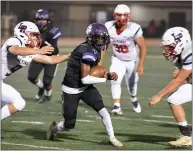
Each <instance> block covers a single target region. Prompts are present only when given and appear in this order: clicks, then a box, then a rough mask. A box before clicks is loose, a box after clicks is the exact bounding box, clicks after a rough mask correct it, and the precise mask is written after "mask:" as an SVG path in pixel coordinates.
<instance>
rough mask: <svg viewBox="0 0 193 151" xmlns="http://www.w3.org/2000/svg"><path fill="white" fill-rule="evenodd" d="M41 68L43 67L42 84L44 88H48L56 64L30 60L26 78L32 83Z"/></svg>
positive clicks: (54, 72)
mask: <svg viewBox="0 0 193 151" xmlns="http://www.w3.org/2000/svg"><path fill="white" fill-rule="evenodd" d="M42 69H44V75H43V84H44V87H45V89H47V90H48V87H49V86H50V85H51V83H52V80H53V78H54V76H55V74H56V72H57V65H56V64H54V65H52V64H42V63H37V62H35V61H32V62H31V64H30V66H29V69H28V80H29V81H31V82H32V83H34V81H36V79H37V78H38V76H39V74H40V72H41V71H42Z"/></svg>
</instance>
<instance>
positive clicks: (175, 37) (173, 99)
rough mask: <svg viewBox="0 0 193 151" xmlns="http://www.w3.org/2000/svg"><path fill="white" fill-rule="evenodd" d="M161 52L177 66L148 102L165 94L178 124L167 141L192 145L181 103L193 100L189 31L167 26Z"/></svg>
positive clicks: (152, 102) (153, 101) (159, 98)
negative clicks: (175, 134)
mask: <svg viewBox="0 0 193 151" xmlns="http://www.w3.org/2000/svg"><path fill="white" fill-rule="evenodd" d="M162 46H163V55H164V57H165V58H166V59H167V60H169V61H171V62H172V63H173V64H174V65H175V66H176V68H177V70H176V69H175V70H174V72H173V80H172V81H171V82H170V83H169V84H168V85H167V86H166V87H165V88H164V89H162V90H161V91H160V92H159V93H158V94H156V95H155V96H153V97H152V98H151V99H150V101H149V105H150V106H153V105H155V104H156V103H158V102H159V101H160V100H161V99H162V98H163V97H164V96H166V95H169V96H168V97H167V102H168V104H169V106H170V109H171V111H172V113H173V116H174V117H175V120H176V122H177V123H178V125H179V129H180V134H181V135H180V137H179V138H178V139H177V140H176V141H170V142H168V143H169V144H170V145H173V146H186V145H192V137H191V132H190V129H189V127H188V123H187V121H186V115H185V112H184V108H183V106H182V105H183V104H184V103H187V102H191V101H192V41H191V37H190V34H189V31H188V30H187V29H185V28H183V27H173V28H170V29H168V30H167V31H166V32H165V33H164V35H163V37H162Z"/></svg>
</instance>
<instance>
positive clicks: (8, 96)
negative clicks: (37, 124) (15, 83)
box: [1, 82, 25, 111]
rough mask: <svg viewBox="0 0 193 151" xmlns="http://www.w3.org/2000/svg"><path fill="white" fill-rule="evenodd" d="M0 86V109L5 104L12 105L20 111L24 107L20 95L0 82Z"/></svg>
mask: <svg viewBox="0 0 193 151" xmlns="http://www.w3.org/2000/svg"><path fill="white" fill-rule="evenodd" d="M1 84H2V97H1V108H2V107H3V106H5V105H7V104H13V105H14V106H15V108H16V109H17V110H18V111H21V110H22V109H23V108H24V107H25V100H24V99H23V98H22V97H21V95H20V93H19V92H18V91H17V90H16V89H14V88H13V87H12V86H10V85H8V84H6V83H3V82H1Z"/></svg>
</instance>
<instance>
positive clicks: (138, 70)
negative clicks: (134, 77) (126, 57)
mask: <svg viewBox="0 0 193 151" xmlns="http://www.w3.org/2000/svg"><path fill="white" fill-rule="evenodd" d="M136 71H137V73H138V76H139V77H141V76H142V75H143V66H141V65H138V66H137V70H136Z"/></svg>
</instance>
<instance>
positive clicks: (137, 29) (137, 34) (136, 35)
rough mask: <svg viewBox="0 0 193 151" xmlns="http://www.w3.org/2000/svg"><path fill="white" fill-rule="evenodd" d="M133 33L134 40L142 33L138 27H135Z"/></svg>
mask: <svg viewBox="0 0 193 151" xmlns="http://www.w3.org/2000/svg"><path fill="white" fill-rule="evenodd" d="M134 31H135V32H134V39H137V38H139V37H141V36H142V35H143V31H142V29H141V26H140V25H137V26H136V28H135V30H134Z"/></svg>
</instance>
